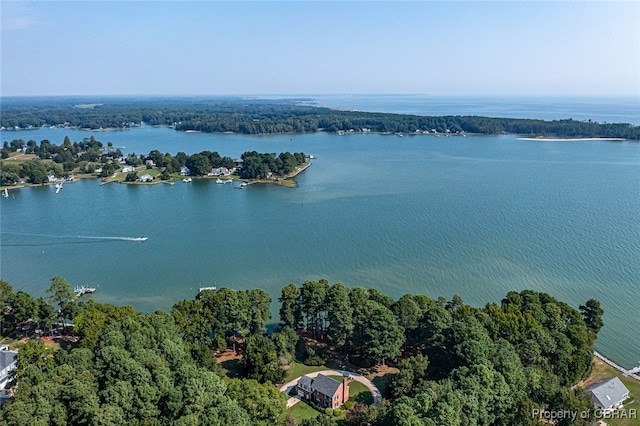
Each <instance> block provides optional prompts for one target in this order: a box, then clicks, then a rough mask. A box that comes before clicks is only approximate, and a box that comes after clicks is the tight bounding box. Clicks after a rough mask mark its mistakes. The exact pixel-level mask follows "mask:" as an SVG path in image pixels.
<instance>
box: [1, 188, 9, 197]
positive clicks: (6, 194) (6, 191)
mask: <svg viewBox="0 0 640 426" xmlns="http://www.w3.org/2000/svg"><path fill="white" fill-rule="evenodd" d="M2 196H3V197H4V198H9V191H8V190H7V188H5V189H4V191H2Z"/></svg>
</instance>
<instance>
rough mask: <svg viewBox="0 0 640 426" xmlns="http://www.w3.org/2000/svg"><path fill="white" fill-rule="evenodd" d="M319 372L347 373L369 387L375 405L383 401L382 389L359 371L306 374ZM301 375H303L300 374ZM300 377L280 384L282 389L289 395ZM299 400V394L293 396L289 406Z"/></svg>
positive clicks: (341, 374)
mask: <svg viewBox="0 0 640 426" xmlns="http://www.w3.org/2000/svg"><path fill="white" fill-rule="evenodd" d="M318 374H323V375H325V376H344V375H347V376H348V377H349V380H353V381H356V382H360V383H362V384H363V385H365V386H366V387H367V389H369V391H370V392H371V396H373V403H374V404H375V405H380V401H382V395H381V394H380V391H379V390H378V388H377V387H376V385H374V384H373V383H372V382H371V380H369V379H367V378H366V377H364V376H362V375H360V374H358V373H352V372H351V371H345V370H323V371H315V372H313V373H309V374H305V376H309V377H316V376H317V375H318ZM300 377H302V376H300ZM300 377H297V378H295V379H293V380H291V381H290V382H287V383H285V384H284V385H282V386H280V391H282V392H284V393H286V394H287V395H289V392H291V389H293V388H294V387H295V386H296V384H298V380H300ZM299 401H300V397H299V396H297V395H296V396H292V397H291V398H289V400H288V401H287V408H289V407H293V406H294V405H296V404H297V403H298V402H299Z"/></svg>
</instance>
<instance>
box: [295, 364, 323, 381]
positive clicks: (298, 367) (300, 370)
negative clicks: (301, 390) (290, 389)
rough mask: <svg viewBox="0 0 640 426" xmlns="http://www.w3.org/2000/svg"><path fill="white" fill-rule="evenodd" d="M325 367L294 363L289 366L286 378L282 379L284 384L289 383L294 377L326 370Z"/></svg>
mask: <svg viewBox="0 0 640 426" xmlns="http://www.w3.org/2000/svg"><path fill="white" fill-rule="evenodd" d="M328 369H329V368H327V366H326V365H304V364H303V363H301V362H294V363H293V364H292V365H291V368H290V369H289V371H287V376H286V377H285V378H284V382H285V383H286V382H289V381H291V380H293V379H295V378H296V377H300V376H304V375H305V374H309V373H313V372H314V371H322V370H328Z"/></svg>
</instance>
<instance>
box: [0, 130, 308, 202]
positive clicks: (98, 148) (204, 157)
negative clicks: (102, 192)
mask: <svg viewBox="0 0 640 426" xmlns="http://www.w3.org/2000/svg"><path fill="white" fill-rule="evenodd" d="M4 145H5V146H4V148H3V150H2V158H3V160H2V170H1V171H0V185H1V186H5V187H15V186H18V185H23V186H26V185H45V184H52V185H53V184H55V185H56V188H58V187H61V186H62V184H63V183H65V182H72V181H74V180H76V179H85V178H102V181H103V184H104V183H111V182H118V183H128V184H143V185H144V184H147V185H150V184H156V183H161V182H164V183H172V182H173V181H176V180H184V181H185V182H187V183H188V182H192V180H193V179H194V178H195V179H216V182H217V183H230V182H232V181H233V180H239V181H242V183H241V184H240V186H238V187H239V188H244V187H246V185H249V184H254V183H269V184H277V185H281V186H287V187H295V186H296V182H295V180H293V178H294V177H295V176H297V175H298V174H299V173H300V172H302V171H303V170H305V169H306V168H307V167H308V166H309V165H310V164H311V163H310V161H311V157H307V156H306V155H305V154H304V153H302V152H296V153H293V154H292V153H290V152H283V153H280V154H279V155H276V154H274V153H258V152H256V151H250V152H245V153H244V154H242V156H241V158H240V159H232V158H230V157H222V156H220V154H218V153H217V152H211V151H202V152H199V153H196V154H192V155H187V154H185V153H184V152H178V153H177V154H175V155H171V154H169V153H163V152H160V151H158V150H152V151H150V152H149V153H148V154H147V155H144V154H141V155H136V154H135V153H130V154H128V155H124V154H123V153H122V151H121V150H120V148H114V147H113V146H112V144H111V143H109V144H107V146H106V147H105V146H104V145H103V144H102V142H99V141H97V140H96V139H95V137H94V136H91V137H90V138H85V139H84V140H83V141H82V142H73V143H72V142H71V140H70V139H69V137H68V136H67V137H65V139H64V142H63V143H62V145H56V144H52V143H51V142H50V141H48V140H43V141H41V142H40V145H38V144H37V143H36V142H35V141H29V142H27V143H25V142H24V141H23V140H22V139H14V140H13V141H11V143H8V142H5V144H4ZM58 190H59V189H58Z"/></svg>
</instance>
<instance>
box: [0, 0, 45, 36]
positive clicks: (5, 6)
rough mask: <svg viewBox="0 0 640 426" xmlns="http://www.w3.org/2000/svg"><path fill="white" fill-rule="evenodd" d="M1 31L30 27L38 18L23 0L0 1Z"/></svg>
mask: <svg viewBox="0 0 640 426" xmlns="http://www.w3.org/2000/svg"><path fill="white" fill-rule="evenodd" d="M0 12H1V13H0V15H1V16H2V31H18V30H24V29H27V28H32V27H34V26H36V25H37V23H38V20H37V19H36V15H35V13H34V12H33V10H32V9H31V7H30V6H29V5H28V4H27V3H25V2H5V1H3V2H0Z"/></svg>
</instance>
